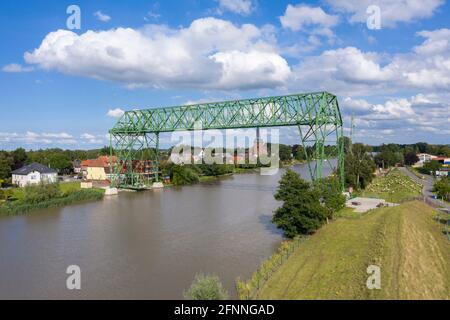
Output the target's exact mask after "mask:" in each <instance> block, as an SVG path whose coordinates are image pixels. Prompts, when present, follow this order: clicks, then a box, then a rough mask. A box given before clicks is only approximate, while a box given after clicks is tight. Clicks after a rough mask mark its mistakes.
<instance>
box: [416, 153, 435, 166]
mask: <svg viewBox="0 0 450 320" xmlns="http://www.w3.org/2000/svg"><path fill="white" fill-rule="evenodd" d="M417 157H418V158H419V161H418V162H417V163H416V164H415V165H414V166H413V167H423V164H424V163H425V162H429V161H431V160H434V159H436V158H437V157H436V156H433V155H432V154H428V153H418V154H417Z"/></svg>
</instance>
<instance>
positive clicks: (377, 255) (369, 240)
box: [258, 201, 450, 299]
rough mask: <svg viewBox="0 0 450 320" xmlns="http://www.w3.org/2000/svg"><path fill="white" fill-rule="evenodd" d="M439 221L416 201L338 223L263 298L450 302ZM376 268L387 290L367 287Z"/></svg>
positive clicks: (301, 249) (448, 256) (449, 267)
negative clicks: (447, 300)
mask: <svg viewBox="0 0 450 320" xmlns="http://www.w3.org/2000/svg"><path fill="white" fill-rule="evenodd" d="M434 217H435V210H434V209H433V208H431V207H429V206H427V205H426V204H424V203H422V202H419V201H413V202H408V203H404V204H402V205H400V206H397V207H389V208H381V209H377V210H374V211H371V212H368V213H367V214H365V215H362V216H361V218H360V219H338V220H336V221H334V222H333V223H331V224H329V225H326V226H325V227H323V228H322V229H320V230H319V231H318V232H317V233H316V234H314V235H313V236H311V237H310V238H309V239H308V240H306V241H304V242H303V243H301V244H300V245H299V246H298V248H297V249H296V250H295V252H294V253H293V254H292V255H291V256H290V258H289V259H288V260H287V261H286V262H285V263H284V264H283V265H282V266H281V267H280V268H279V269H278V270H277V271H275V273H274V274H273V275H272V276H271V277H270V278H269V280H268V281H267V282H266V283H265V285H264V286H263V287H262V289H261V291H260V293H259V295H258V299H450V283H449V282H450V277H448V274H449V271H450V242H449V241H448V240H447V239H446V237H445V236H444V235H443V233H442V224H440V223H438V222H436V221H435V220H434V219H433V218H434ZM372 264H374V265H378V266H380V268H381V286H382V287H381V290H369V289H367V287H366V281H367V277H368V274H367V273H366V269H367V267H368V266H369V265H372Z"/></svg>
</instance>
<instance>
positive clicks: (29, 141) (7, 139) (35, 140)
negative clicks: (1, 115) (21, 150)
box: [0, 131, 77, 145]
mask: <svg viewBox="0 0 450 320" xmlns="http://www.w3.org/2000/svg"><path fill="white" fill-rule="evenodd" d="M0 143H1V144H24V145H51V144H59V145H62V144H65V145H73V144H76V143H77V141H76V140H75V139H73V136H72V135H70V134H68V133H65V132H61V133H36V132H33V131H27V132H25V133H17V132H0Z"/></svg>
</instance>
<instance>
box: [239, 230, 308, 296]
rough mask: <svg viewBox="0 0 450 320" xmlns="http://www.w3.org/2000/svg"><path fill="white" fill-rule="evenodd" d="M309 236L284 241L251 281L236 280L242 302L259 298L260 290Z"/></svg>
mask: <svg viewBox="0 0 450 320" xmlns="http://www.w3.org/2000/svg"><path fill="white" fill-rule="evenodd" d="M307 238H308V237H307V236H302V237H300V236H297V237H295V238H294V239H292V240H287V241H283V242H282V243H281V245H280V247H279V248H278V250H277V252H276V253H274V254H273V255H272V256H271V257H270V258H269V259H268V260H266V261H264V262H263V263H262V264H261V266H260V267H259V268H258V270H256V271H255V272H254V273H253V274H252V276H251V277H250V279H249V280H247V281H242V280H240V279H237V280H236V290H237V293H238V296H239V299H241V300H253V299H256V298H257V297H258V294H259V292H260V289H261V288H262V287H263V286H264V284H265V283H266V282H267V280H268V279H269V278H270V276H271V275H272V274H273V273H274V272H275V271H277V270H278V268H280V266H282V265H283V263H284V262H286V261H287V259H288V258H289V257H290V256H291V254H292V253H293V252H294V251H295V249H297V248H298V246H299V245H300V243H302V242H303V241H305V240H306V239H307Z"/></svg>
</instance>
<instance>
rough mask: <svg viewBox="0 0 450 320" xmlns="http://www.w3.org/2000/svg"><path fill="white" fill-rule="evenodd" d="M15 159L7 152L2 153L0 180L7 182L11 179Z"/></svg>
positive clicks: (0, 155)
mask: <svg viewBox="0 0 450 320" xmlns="http://www.w3.org/2000/svg"><path fill="white" fill-rule="evenodd" d="M13 164H14V159H13V158H12V157H11V156H10V155H9V153H8V152H6V151H0V179H3V180H6V179H8V178H10V177H11V170H12V166H13Z"/></svg>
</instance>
